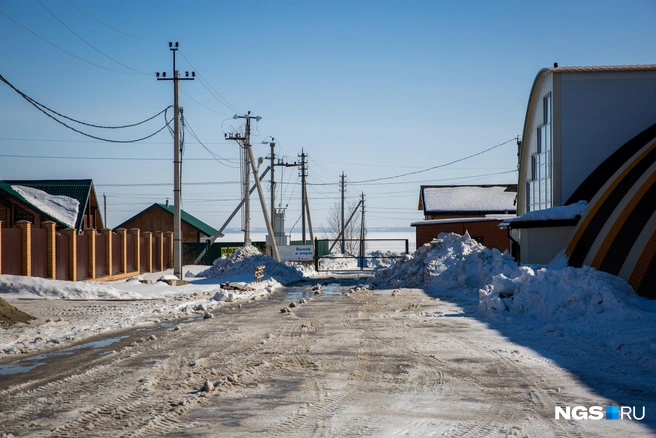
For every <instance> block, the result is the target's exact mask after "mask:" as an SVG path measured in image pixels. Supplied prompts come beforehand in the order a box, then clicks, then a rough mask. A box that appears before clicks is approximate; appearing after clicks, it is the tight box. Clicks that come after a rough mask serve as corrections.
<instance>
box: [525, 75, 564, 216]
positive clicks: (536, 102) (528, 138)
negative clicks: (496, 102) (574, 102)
mask: <svg viewBox="0 0 656 438" xmlns="http://www.w3.org/2000/svg"><path fill="white" fill-rule="evenodd" d="M549 93H552V99H551V101H552V107H555V104H554V101H555V99H554V87H553V74H552V73H550V72H546V73H543V74H539V75H538V77H537V78H536V82H535V83H534V86H533V89H532V92H531V96H529V102H528V108H527V110H526V120H525V124H524V131H523V134H522V146H521V150H520V156H519V185H518V187H517V192H518V193H517V215H518V216H519V215H521V214H524V213H526V190H525V189H526V182H527V181H529V180H530V179H531V178H532V175H531V156H532V155H533V154H535V153H537V150H538V138H537V129H538V127H539V126H540V125H541V124H542V122H543V120H544V110H543V107H542V98H543V97H544V96H546V95H547V94H549ZM552 114H553V113H552ZM554 125H555V114H554V121H553V122H552V130H553V129H554V128H553V127H554ZM551 138H552V139H553V138H554V135H553V132H552V134H551ZM554 164H555V163H554V162H553V158H552V166H553V165H554Z"/></svg>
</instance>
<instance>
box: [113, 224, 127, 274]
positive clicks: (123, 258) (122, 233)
mask: <svg viewBox="0 0 656 438" xmlns="http://www.w3.org/2000/svg"><path fill="white" fill-rule="evenodd" d="M116 234H118V235H119V237H120V240H121V245H120V247H121V249H120V251H121V272H122V273H123V274H125V273H126V272H127V271H128V260H127V255H128V248H127V246H128V242H127V235H128V230H126V229H125V228H117V229H116Z"/></svg>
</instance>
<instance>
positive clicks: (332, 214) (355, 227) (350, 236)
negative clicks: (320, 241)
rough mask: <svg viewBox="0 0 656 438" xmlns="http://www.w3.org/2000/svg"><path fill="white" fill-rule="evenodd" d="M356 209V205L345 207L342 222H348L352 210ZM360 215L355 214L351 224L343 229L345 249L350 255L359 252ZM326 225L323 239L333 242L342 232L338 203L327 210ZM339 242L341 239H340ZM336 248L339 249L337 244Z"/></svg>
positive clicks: (340, 208)
mask: <svg viewBox="0 0 656 438" xmlns="http://www.w3.org/2000/svg"><path fill="white" fill-rule="evenodd" d="M356 207H357V204H356V203H354V202H350V203H349V204H348V206H346V207H345V208H346V211H345V212H344V220H348V218H349V216H351V213H353V210H355V208H356ZM360 219H361V218H360V215H359V214H357V213H356V214H355V215H354V216H353V219H351V222H349V223H348V224H347V225H346V227H345V229H344V239H345V242H344V244H345V247H346V248H345V249H346V251H347V252H349V253H351V254H358V253H359V251H360V242H359V239H360ZM326 220H327V221H328V225H327V226H326V227H324V228H325V229H327V230H328V231H326V233H325V238H326V239H329V240H331V241H333V240H335V239H336V238H337V236H339V233H340V232H341V230H342V206H341V203H340V202H336V203H335V204H333V205H332V207H330V209H329V210H328V216H327V217H326ZM340 240H341V239H340ZM336 248H338V250H339V248H340V244H339V242H338V243H337V245H336Z"/></svg>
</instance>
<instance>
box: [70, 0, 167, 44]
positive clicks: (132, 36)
mask: <svg viewBox="0 0 656 438" xmlns="http://www.w3.org/2000/svg"><path fill="white" fill-rule="evenodd" d="M66 2H67V3H68V4H69V5H71V6H73V7H74V8H75V9H77V10H78V11H80V12H82V13H83V14H84V15H86V16H87V17H89V18H91V19H93V20H95V21H97V22H98V23H100V24H102V25H103V26H106V27H108V28H110V29H111V30H113V31H115V32H118V33H121V34H123V35H125V36H128V37H130V38H135V39H138V40H141V41H148V42H151V43H156V42H157V41H153V40H149V39H146V38H141V37H138V36H134V35H130V34H129V33H126V32H123V31H121V30H118V29H116V28H114V27H112V26H110V25H109V24H107V23H104V22H102V21H100V20H99V19H97V18H96V17H94V16H93V15H91V14H89V13H87V12H85V11H83V10H82V9H80V8H79V7H78V6H76V5H75V4H73V3H72V2H71V1H70V0H66Z"/></svg>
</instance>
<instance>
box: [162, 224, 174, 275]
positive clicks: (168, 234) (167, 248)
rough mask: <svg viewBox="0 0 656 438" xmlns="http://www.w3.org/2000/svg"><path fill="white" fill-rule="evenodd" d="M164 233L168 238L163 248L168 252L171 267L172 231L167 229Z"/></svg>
mask: <svg viewBox="0 0 656 438" xmlns="http://www.w3.org/2000/svg"><path fill="white" fill-rule="evenodd" d="M164 234H166V237H167V238H168V239H169V243H168V246H167V247H166V248H164V250H165V251H166V252H168V254H169V263H170V264H171V266H170V267H171V268H172V267H173V231H167V232H165V233H164ZM168 267H169V266H165V267H164V269H166V268H168Z"/></svg>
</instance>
